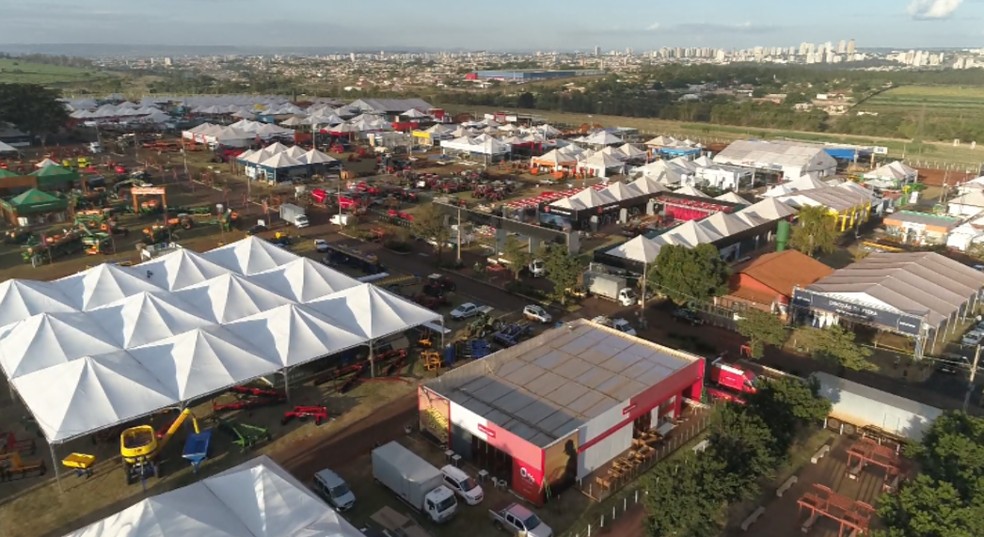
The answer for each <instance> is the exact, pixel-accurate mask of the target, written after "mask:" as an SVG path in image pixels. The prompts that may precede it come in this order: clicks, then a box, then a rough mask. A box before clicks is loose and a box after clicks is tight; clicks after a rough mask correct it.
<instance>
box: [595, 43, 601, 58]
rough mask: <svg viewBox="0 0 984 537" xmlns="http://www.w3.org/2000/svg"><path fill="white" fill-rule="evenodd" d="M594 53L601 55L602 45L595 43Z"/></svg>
mask: <svg viewBox="0 0 984 537" xmlns="http://www.w3.org/2000/svg"><path fill="white" fill-rule="evenodd" d="M594 55H595V56H601V47H599V46H598V45H595V48H594Z"/></svg>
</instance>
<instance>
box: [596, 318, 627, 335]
mask: <svg viewBox="0 0 984 537" xmlns="http://www.w3.org/2000/svg"><path fill="white" fill-rule="evenodd" d="M591 322H593V323H595V324H600V325H601V326H607V327H608V328H614V329H615V330H618V331H619V332H622V333H624V334H628V335H630V336H635V335H637V333H636V330H635V328H632V325H631V324H629V321H626V320H625V319H609V318H608V317H605V316H604V315H599V316H598V317H595V318H594V319H591Z"/></svg>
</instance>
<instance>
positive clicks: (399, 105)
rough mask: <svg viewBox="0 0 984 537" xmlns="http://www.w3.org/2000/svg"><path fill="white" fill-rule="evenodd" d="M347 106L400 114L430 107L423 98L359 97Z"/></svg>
mask: <svg viewBox="0 0 984 537" xmlns="http://www.w3.org/2000/svg"><path fill="white" fill-rule="evenodd" d="M349 106H351V107H354V108H358V109H359V110H362V111H363V112H376V113H391V114H402V113H403V112H406V111H407V110H410V109H411V108H415V109H417V110H420V111H421V112H426V111H428V110H430V109H431V108H434V107H433V106H431V104H430V103H428V102H427V101H425V100H423V99H359V100H357V101H355V102H353V103H352V104H350V105H349Z"/></svg>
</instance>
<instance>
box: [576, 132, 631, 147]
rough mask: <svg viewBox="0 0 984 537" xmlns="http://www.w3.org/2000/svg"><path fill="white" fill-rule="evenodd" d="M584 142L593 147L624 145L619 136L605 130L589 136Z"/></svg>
mask: <svg viewBox="0 0 984 537" xmlns="http://www.w3.org/2000/svg"><path fill="white" fill-rule="evenodd" d="M584 142H585V143H587V144H591V145H614V144H620V143H622V142H623V140H622V139H621V138H619V137H618V136H615V135H614V134H612V133H610V132H608V131H604V130H603V131H598V132H596V133H594V134H592V135H591V136H588V137H587V139H586V140H585V141H584Z"/></svg>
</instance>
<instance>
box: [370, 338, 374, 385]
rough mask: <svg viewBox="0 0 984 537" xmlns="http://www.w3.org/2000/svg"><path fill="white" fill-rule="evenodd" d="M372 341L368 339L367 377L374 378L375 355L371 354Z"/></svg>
mask: <svg viewBox="0 0 984 537" xmlns="http://www.w3.org/2000/svg"><path fill="white" fill-rule="evenodd" d="M373 343H374V341H373V340H371V339H370V340H369V377H370V378H376V357H375V356H373V354H372V346H373Z"/></svg>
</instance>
